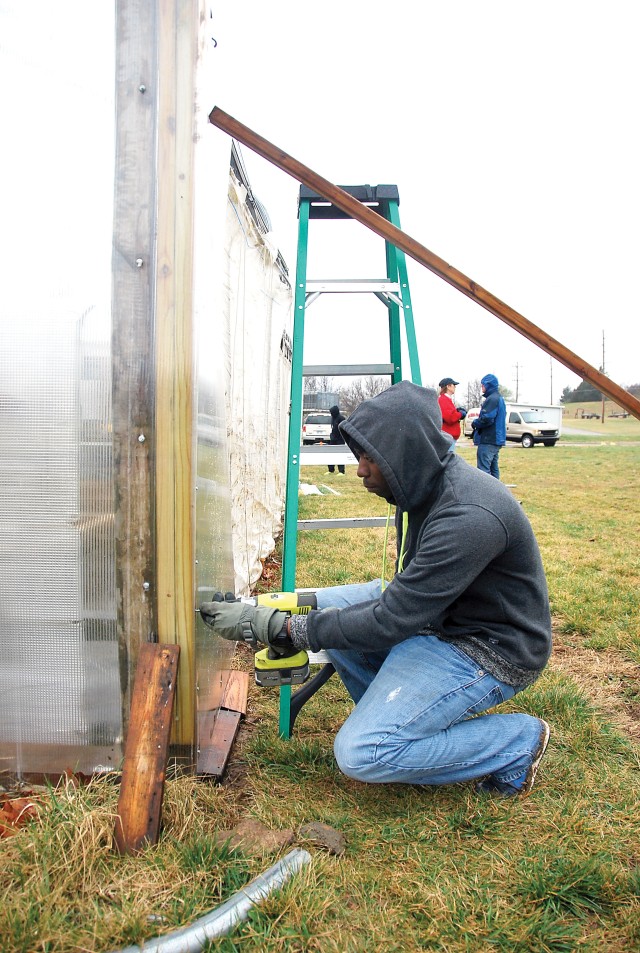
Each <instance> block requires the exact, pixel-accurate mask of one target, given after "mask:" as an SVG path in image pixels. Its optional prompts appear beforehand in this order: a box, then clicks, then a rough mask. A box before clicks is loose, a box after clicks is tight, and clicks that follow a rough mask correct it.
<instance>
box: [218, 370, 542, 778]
mask: <svg viewBox="0 0 640 953" xmlns="http://www.w3.org/2000/svg"><path fill="white" fill-rule="evenodd" d="M440 426H441V417H440V412H439V409H438V404H437V401H436V395H435V392H434V391H431V390H427V389H425V388H422V387H418V386H417V385H415V384H411V383H409V382H407V381H402V382H400V383H398V384H395V385H393V386H392V387H390V388H389V389H388V390H386V391H384V392H383V393H381V394H379V395H378V396H376V397H374V398H372V399H371V400H366V401H364V402H363V403H362V404H360V406H359V407H358V408H357V409H356V410H355V411H354V412H353V413H352V414H351V416H350V417H349V419H348V420H346V421H344V422H343V423H342V425H341V429H342V433H343V434H344V437H345V440H346V443H347V444H348V446H349V448H350V449H351V451H352V452H353V454H354V455H355V456H356V458H357V459H358V476H359V477H360V478H361V479H362V481H363V485H364V487H365V489H366V490H368V492H370V493H374V494H376V495H378V496H381V497H383V498H384V499H385V500H387V501H388V503H389V504H390V505H391V506H395V508H396V529H397V549H398V553H399V556H398V559H397V562H396V573H395V575H394V576H393V578H392V579H391V581H390V582H389V583H388V584H386V585H385V583H384V582H383V581H381V580H380V579H377V580H374V581H372V582H368V583H362V584H355V585H347V586H336V587H331V588H327V589H319V590H318V591H317V600H318V608H319V610H320V611H313V612H311V613H309V615H308V616H302V615H294V616H290V617H287V616H286V615H285V614H284V613H281V612H280V613H279V612H277V611H276V610H274V609H270V608H268V607H265V606H258V607H253V606H245V605H240V604H238V603H231V604H226V605H225V604H223V603H221V602H211V603H205V604H203V605H202V606H201V610H200V611H201V614H202V617H203V619H204V621H205V622H206V623H207V624H209V625H210V626H212V627H213V628H214V629H216V630H217V631H218V634H220V635H222V636H223V637H224V638H229V639H240V638H245V639H246V638H248V636H249V635H250V636H251V637H252V638H253V639H257V640H258V641H259V642H262V643H264V644H270V645H274V646H276V647H277V646H278V645H289V646H290V645H291V643H293V645H295V646H296V647H298V648H305V649H310V650H311V651H313V652H317V651H319V650H321V649H324V650H326V651H327V652H328V655H329V657H330V659H331V661H332V663H333V665H334V666H335V668H336V670H337V672H338V674H339V675H340V677H341V679H342V680H343V682H344V684H345V685H346V687H347V689H348V691H349V693H350V695H351V697H352V699H353V701H354V702H355V707H354V709H353V711H352V712H351V714H350V715H349V717H348V718H347V720H346V721H345V723H344V725H343V726H342V727H341V729H340V730H339V732H338V734H337V736H336V738H335V742H334V752H335V757H336V760H337V763H338V766H339V768H340V770H341V771H343V772H344V773H345V774H347V775H348V776H349V777H352V778H355V779H357V780H360V781H365V782H371V783H392V782H400V783H407V784H425V785H439V784H452V783H455V782H461V781H475V782H476V788H477V790H479V791H484V792H487V793H491V794H496V795H499V796H511V795H515V794H521V795H522V794H528V793H529V791H530V790H531V786H532V784H533V780H534V778H535V775H536V771H537V768H538V765H539V763H540V759H541V758H542V755H543V754H544V751H545V748H546V745H547V742H548V739H549V726H548V725H547V723H546V722H545V721H543V720H542V719H540V718H537V717H534V716H532V715H528V714H525V713H523V712H516V711H513V712H508V713H504V714H503V713H500V714H496V713H491V714H482V713H483V712H485V711H486V710H487V709H489V708H493V707H494V706H496V705H499V704H500V703H501V702H503V701H506V700H507V699H510V698H512V697H513V696H514V695H515V694H516V693H517V692H519V691H521V690H522V689H523V688H526V687H527V686H528V685H531V684H533V682H535V680H536V679H537V678H538V676H539V675H540V673H541V672H542V671H543V669H544V667H545V665H546V663H547V661H548V659H549V655H550V653H551V619H550V611H549V599H548V593H547V585H546V579H545V574H544V570H543V567H542V560H541V557H540V552H539V550H538V546H537V543H536V540H535V537H534V534H533V531H532V529H531V526H530V524H529V521H528V519H527V517H526V516H525V514H524V512H523V510H522V507H521V506H520V505H519V503H518V502H517V501H516V500H515V499H514V497H513V496H512V494H511V493H510V491H509V490H508V488H507V487H505V486H504V484H502V483H500V481H498V480H494V479H491V478H490V477H488V476H487V474H486V473H483V472H482V471H480V470H478V469H476V468H475V467H471V466H469V464H468V463H466V461H465V460H463V459H462V458H461V457H459V456H458V455H457V454H454V453H450V452H449V445H450V439H449V437H448V436H447V435H446V434H443V433H442V431H441V429H440ZM476 716H481V717H476Z"/></svg>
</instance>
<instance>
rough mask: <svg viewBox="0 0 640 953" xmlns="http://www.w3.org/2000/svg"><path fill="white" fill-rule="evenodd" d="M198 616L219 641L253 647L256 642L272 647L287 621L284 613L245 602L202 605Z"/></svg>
mask: <svg viewBox="0 0 640 953" xmlns="http://www.w3.org/2000/svg"><path fill="white" fill-rule="evenodd" d="M216 595H217V594H216ZM214 598H215V597H214ZM200 615H201V616H202V618H203V620H204V622H205V623H206V624H207V625H208V626H210V627H211V628H212V629H213V630H214V632H215V633H216V635H219V636H221V638H223V639H230V640H231V641H234V642H237V641H244V642H248V643H249V644H250V645H253V646H255V645H256V643H257V642H262V643H263V645H271V642H272V640H275V638H276V636H277V635H279V634H280V632H281V631H282V629H283V628H284V625H285V622H286V621H287V614H286V613H285V612H280V611H279V610H278V609H270V608H269V607H268V606H249V605H246V603H244V602H227V601H224V602H223V601H214V602H203V603H202V605H201V606H200Z"/></svg>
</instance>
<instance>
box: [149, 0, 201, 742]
mask: <svg viewBox="0 0 640 953" xmlns="http://www.w3.org/2000/svg"><path fill="white" fill-rule="evenodd" d="M199 23H200V20H199V3H198V0H186V2H185V0H180V2H178V0H159V22H158V36H159V57H158V58H159V62H158V68H159V77H160V86H159V96H158V126H159V137H158V171H157V174H158V181H159V183H161V184H162V185H161V188H159V190H158V273H157V283H156V321H157V334H156V341H157V344H156V348H157V351H156V505H157V521H156V539H157V570H158V591H157V598H158V639H159V641H160V642H161V643H163V644H173V643H177V644H179V645H180V649H181V655H180V659H181V661H180V674H179V681H178V694H177V699H176V707H175V719H174V734H173V740H174V742H175V743H176V744H179V745H194V743H195V731H196V704H195V654H194V642H195V638H194V632H195V619H194V606H193V600H194V597H193V593H194V585H195V584H194V529H193V486H194V479H193V399H194V377H193V365H194V344H193V317H192V310H193V217H194V203H193V166H194V139H195V108H194V103H195V71H196V64H197V55H198V30H199Z"/></svg>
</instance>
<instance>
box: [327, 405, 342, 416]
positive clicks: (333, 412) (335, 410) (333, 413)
mask: <svg viewBox="0 0 640 953" xmlns="http://www.w3.org/2000/svg"><path fill="white" fill-rule="evenodd" d="M329 413H330V414H331V416H332V417H337V416H338V414H339V413H340V408H339V407H338V405H337V404H334V405H333V407H329Z"/></svg>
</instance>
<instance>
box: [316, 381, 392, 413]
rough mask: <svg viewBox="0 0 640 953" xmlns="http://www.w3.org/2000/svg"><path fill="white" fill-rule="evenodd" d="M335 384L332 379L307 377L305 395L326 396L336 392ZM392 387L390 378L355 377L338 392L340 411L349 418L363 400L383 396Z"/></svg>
mask: <svg viewBox="0 0 640 953" xmlns="http://www.w3.org/2000/svg"><path fill="white" fill-rule="evenodd" d="M334 383H335V382H334V380H333V378H331V377H305V379H304V392H305V394H310V393H311V394H325V393H327V392H329V391H334V390H335V388H334ZM390 386H391V382H390V380H389V378H388V377H354V378H353V379H352V380H351V383H350V384H347V385H345V386H344V387H340V388H338V390H337V391H336V393H337V394H338V405H339V407H340V410H341V411H342V413H343V414H344V415H345V416H346V417H348V416H349V414H352V413H353V411H354V410H355V409H356V407H357V406H358V404H361V403H362V401H363V400H368V398H369V397H375V396H376V395H377V394H381V393H382V391H383V390H386V389H387V387H390Z"/></svg>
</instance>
